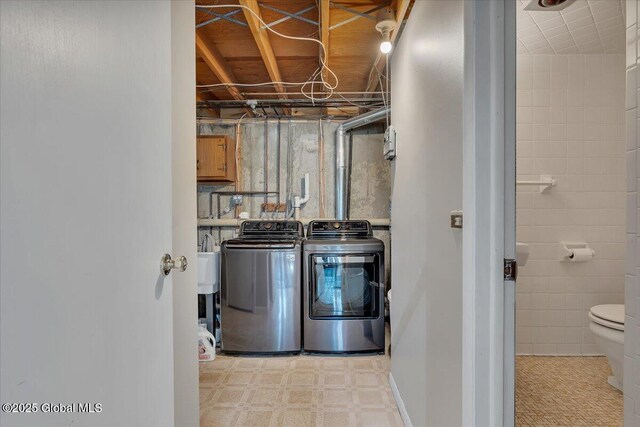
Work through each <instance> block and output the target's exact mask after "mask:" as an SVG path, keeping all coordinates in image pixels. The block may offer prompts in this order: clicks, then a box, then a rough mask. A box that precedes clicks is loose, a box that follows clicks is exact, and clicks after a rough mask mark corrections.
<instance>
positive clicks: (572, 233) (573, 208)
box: [516, 53, 637, 355]
mask: <svg viewBox="0 0 640 427" xmlns="http://www.w3.org/2000/svg"><path fill="white" fill-rule="evenodd" d="M624 70H625V56H624V54H622V53H620V54H590V55H579V54H575V55H565V54H552V55H528V54H525V55H518V80H517V82H518V85H517V86H518V87H517V105H518V106H517V121H518V123H517V135H516V139H517V148H518V156H517V171H518V178H519V179H522V180H534V179H539V177H540V175H541V174H551V175H553V177H554V178H556V179H557V182H558V184H557V186H556V187H555V188H553V189H552V190H551V191H549V192H548V193H545V194H540V192H539V191H538V189H537V187H518V192H517V239H518V241H521V242H525V243H528V244H529V248H530V257H529V262H528V264H527V265H526V266H525V267H522V269H521V270H520V274H519V278H518V286H517V302H516V307H517V314H516V316H517V317H516V318H517V321H516V342H517V352H518V353H520V354H571V355H579V354H600V351H599V350H598V349H597V347H596V346H595V344H594V341H593V337H592V336H591V332H590V331H589V327H588V326H589V323H588V317H587V314H588V310H589V308H590V307H592V306H593V305H597V304H604V303H622V302H623V301H624V293H625V263H624V259H625V258H624V257H625V250H626V247H627V245H629V246H630V247H631V246H633V247H634V248H635V239H634V240H627V239H625V228H626V227H625V216H626V215H625V209H626V206H627V198H626V193H625V192H626V190H627V189H631V188H633V189H634V191H635V186H636V179H635V174H634V175H633V179H630V180H629V181H628V182H626V181H625V168H626V167H629V168H633V169H634V170H635V168H636V164H637V160H636V158H635V154H634V155H633V156H632V155H629V156H627V157H626V158H625V150H626V147H627V145H629V144H630V142H629V141H628V140H626V139H625V117H626V116H625V79H624V72H625V71H624ZM633 117H634V119H635V115H634V116H633ZM634 124H635V123H634ZM629 209H633V213H634V214H633V216H634V218H635V210H636V202H635V199H634V201H633V206H629ZM563 240H565V241H586V242H588V243H589V244H590V245H591V247H593V249H595V250H596V258H595V259H594V260H593V261H591V262H587V263H580V264H578V263H575V264H574V263H561V262H559V261H558V259H557V253H558V243H559V242H560V241H563ZM634 253H635V250H634Z"/></svg>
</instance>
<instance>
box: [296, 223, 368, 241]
mask: <svg viewBox="0 0 640 427" xmlns="http://www.w3.org/2000/svg"><path fill="white" fill-rule="evenodd" d="M372 235H373V233H372V230H371V224H370V223H369V221H363V220H354V221H331V220H329V221H311V222H310V223H309V228H308V229H307V237H343V236H344V237H347V236H348V237H371V236H372Z"/></svg>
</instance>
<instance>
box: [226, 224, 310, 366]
mask: <svg viewBox="0 0 640 427" xmlns="http://www.w3.org/2000/svg"><path fill="white" fill-rule="evenodd" d="M303 238H304V228H303V226H302V223H301V222H299V221H245V222H243V223H242V225H241V229H240V236H239V237H238V238H237V239H232V240H226V241H225V242H223V243H222V246H221V252H222V268H221V292H220V298H221V307H220V324H221V330H222V340H221V350H222V351H223V352H226V353H296V352H300V350H301V349H302V327H301V321H300V318H301V311H302V310H301V285H300V278H301V276H302V249H301V244H302V240H303Z"/></svg>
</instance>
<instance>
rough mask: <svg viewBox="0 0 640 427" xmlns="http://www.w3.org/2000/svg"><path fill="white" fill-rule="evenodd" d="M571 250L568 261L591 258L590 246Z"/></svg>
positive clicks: (588, 259)
mask: <svg viewBox="0 0 640 427" xmlns="http://www.w3.org/2000/svg"><path fill="white" fill-rule="evenodd" d="M571 252H572V254H571V256H570V257H569V261H570V262H585V261H591V260H592V259H593V253H594V252H593V249H591V248H580V249H572V250H571Z"/></svg>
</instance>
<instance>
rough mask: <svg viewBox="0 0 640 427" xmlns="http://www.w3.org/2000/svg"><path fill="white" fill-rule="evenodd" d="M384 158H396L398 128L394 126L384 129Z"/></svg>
mask: <svg viewBox="0 0 640 427" xmlns="http://www.w3.org/2000/svg"><path fill="white" fill-rule="evenodd" d="M384 158H385V159H386V160H393V159H395V158H396V129H395V128H394V127H393V126H389V127H387V130H385V131H384Z"/></svg>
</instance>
